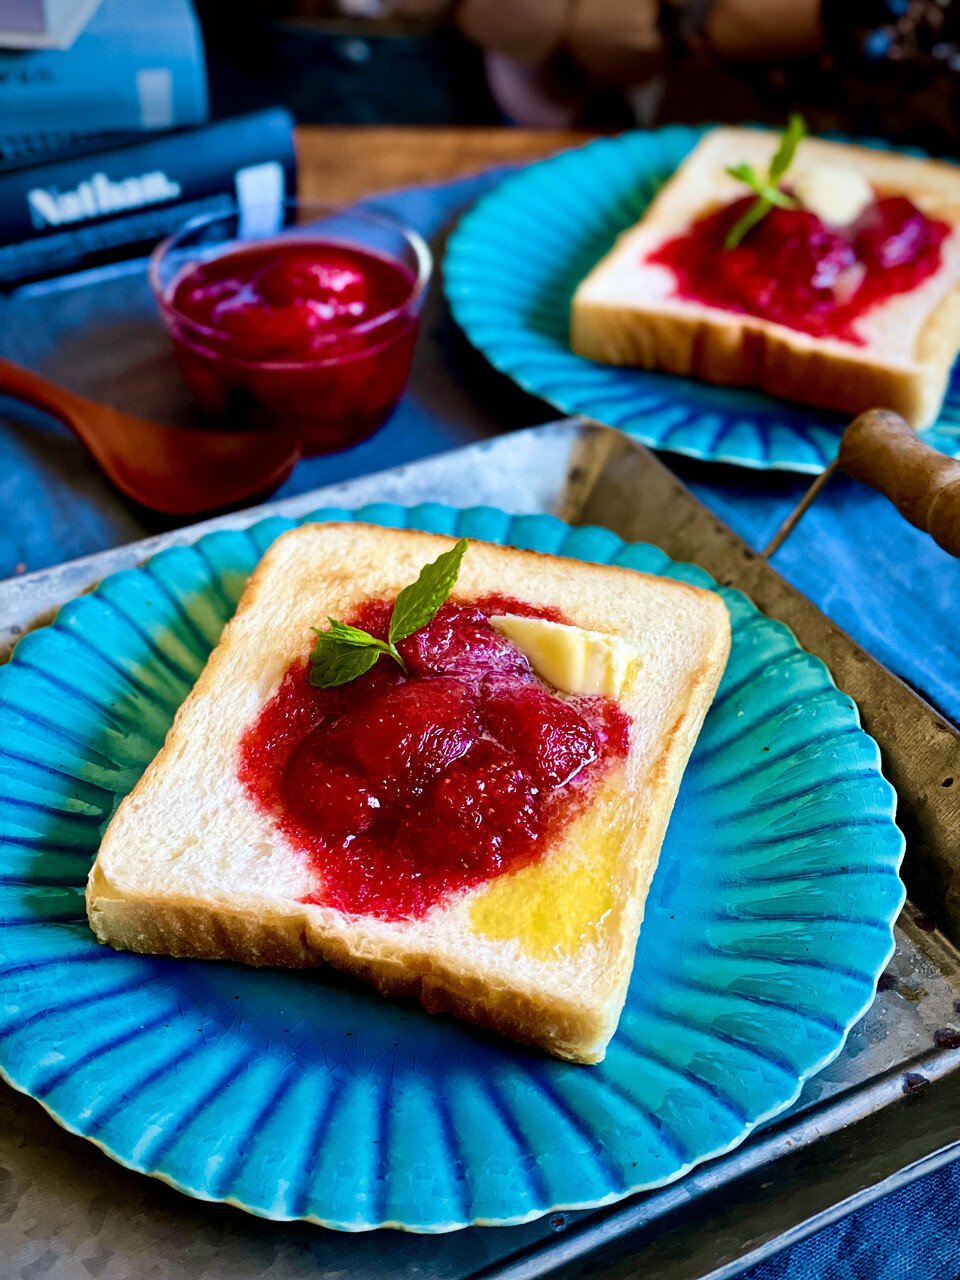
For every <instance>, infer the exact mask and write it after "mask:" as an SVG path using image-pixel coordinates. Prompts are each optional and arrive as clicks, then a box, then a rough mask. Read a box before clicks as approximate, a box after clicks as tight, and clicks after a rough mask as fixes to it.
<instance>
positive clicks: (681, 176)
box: [570, 128, 960, 427]
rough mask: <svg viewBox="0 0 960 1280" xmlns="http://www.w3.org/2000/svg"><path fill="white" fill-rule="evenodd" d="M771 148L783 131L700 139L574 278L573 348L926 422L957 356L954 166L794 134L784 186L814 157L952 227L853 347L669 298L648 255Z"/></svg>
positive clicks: (958, 228) (720, 133) (732, 193)
mask: <svg viewBox="0 0 960 1280" xmlns="http://www.w3.org/2000/svg"><path fill="white" fill-rule="evenodd" d="M778 143H779V135H777V134H775V133H772V132H767V131H762V130H755V129H735V128H718V129H713V130H711V131H710V132H708V133H707V134H705V135H704V136H703V138H702V139H701V140H700V142H699V143H698V144H697V146H696V147H694V149H693V151H691V153H690V154H689V155H688V156H687V157H686V159H685V160H684V161H683V163H682V164H681V165H680V167H679V168H678V169H677V171H676V173H675V174H674V175H673V177H671V178H670V179H669V181H668V182H666V183H665V185H664V186H663V187H662V188H661V189H660V191H659V192H658V193H657V195H656V197H655V198H654V200H653V201H652V202H651V204H650V206H649V208H648V209H647V211H646V213H645V214H644V216H643V218H642V219H641V220H640V221H639V222H638V223H637V224H636V225H635V226H633V227H631V228H630V229H629V230H627V231H625V232H624V233H623V234H622V235H621V236H620V237H619V238H618V240H617V242H616V244H615V245H614V247H613V249H611V250H610V252H609V253H608V254H607V255H606V257H604V258H603V259H602V260H601V261H600V262H599V263H598V264H597V265H596V266H595V267H594V268H593V270H592V271H591V272H590V274H589V275H588V276H587V277H586V278H585V279H584V280H583V281H582V282H581V283H580V285H579V286H578V288H577V290H576V292H575V294H574V296H573V303H572V308H571V323H570V345H571V347H572V348H573V350H574V351H576V352H577V353H578V354H579V355H582V356H587V357H588V358H589V359H591V360H599V361H601V362H603V363H605V364H616V365H633V366H639V367H642V368H645V369H663V370H664V371H666V372H668V373H676V374H682V375H685V376H687V375H692V376H693V377H697V378H703V379H705V380H706V381H708V382H717V383H725V384H730V385H736V386H756V387H761V388H762V389H763V390H765V391H768V392H770V393H771V394H772V395H775V396H780V397H782V398H784V399H788V400H797V401H800V402H801V403H804V404H811V405H816V406H819V407H821V408H826V409H835V410H838V411H840V412H844V413H848V414H857V413H860V412H862V411H863V410H865V409H870V408H877V407H883V408H888V409H893V410H895V411H896V412H898V413H900V414H901V415H902V416H903V417H904V418H906V419H907V421H908V422H909V423H910V424H911V425H912V426H914V427H923V426H927V425H929V424H930V423H932V422H934V421H935V420H936V417H937V414H938V412H939V410H940V406H941V404H942V402H943V397H944V394H945V392H946V388H947V382H948V379H949V376H950V370H951V367H952V365H953V361H954V359H955V357H956V355H957V352H958V351H960V167H957V166H956V165H951V164H946V163H943V162H940V161H934V160H925V159H920V158H917V157H913V156H901V155H893V154H891V153H889V152H883V151H876V150H873V149H871V148H868V147H861V146H853V145H847V144H844V143H837V142H825V141H822V140H820V139H816V138H804V139H803V141H801V143H800V145H799V147H798V149H797V153H796V157H795V159H794V162H793V164H792V166H791V168H790V171H789V174H788V175H787V179H786V180H785V181H787V182H789V180H790V179H791V178H795V177H796V176H797V175H799V174H801V173H803V172H804V171H810V170H811V169H813V168H819V167H820V166H821V165H824V166H825V165H830V166H839V167H840V168H842V169H845V170H855V171H857V172H859V173H860V174H862V175H863V177H864V178H865V179H866V181H867V182H868V183H869V184H870V186H871V187H872V188H873V190H874V192H875V193H876V194H877V195H878V196H889V195H905V196H907V197H908V198H909V199H910V200H911V201H912V202H913V203H914V204H915V205H916V206H917V208H919V209H920V211H921V212H922V213H924V214H925V215H926V216H927V217H930V218H936V219H941V220H943V221H945V222H949V223H951V224H953V226H954V230H953V231H952V233H951V234H950V235H949V236H948V237H947V238H946V240H945V241H944V242H943V245H942V248H941V266H940V269H939V271H937V272H936V273H935V274H934V275H933V276H930V277H929V278H928V279H926V280H925V281H923V282H922V283H921V284H919V285H918V286H917V287H916V288H915V289H913V290H911V291H910V292H908V293H903V294H899V295H895V296H894V297H891V298H889V299H888V300H887V301H885V302H882V303H880V304H879V305H878V306H877V307H875V308H873V309H872V310H871V311H869V312H867V313H866V314H865V315H864V316H862V317H861V318H860V319H859V320H857V321H856V323H855V328H856V332H857V333H858V335H859V336H860V337H862V338H863V340H864V345H862V346H857V345H854V344H853V343H850V342H845V341H842V340H840V339H837V338H815V337H811V336H809V335H808V334H806V333H802V332H800V331H798V330H796V329H791V328H788V327H786V326H785V325H781V324H775V323H773V322H771V321H768V320H763V319H758V318H756V317H754V316H749V315H742V314H738V313H734V312H731V311H724V310H722V309H721V308H719V307H713V306H708V305H706V304H704V303H700V302H696V301H692V300H690V299H687V298H681V297H677V296H676V294H675V289H676V282H675V279H674V276H673V273H672V271H671V270H670V269H669V268H668V267H666V266H662V265H659V264H655V263H650V262H648V261H647V258H648V257H649V255H650V254H651V253H652V252H654V251H655V250H656V249H658V248H659V247H660V246H661V245H662V244H664V243H665V242H666V241H667V240H671V239H673V238H674V237H676V236H678V235H681V234H683V233H684V232H685V231H687V230H688V229H689V228H690V226H691V224H692V223H693V222H695V221H696V220H697V219H698V218H700V217H702V216H704V215H705V214H707V213H709V212H711V211H712V210H714V209H716V208H718V207H719V206H721V205H724V204H727V203H729V202H731V201H733V200H735V199H737V198H739V197H740V196H743V195H744V194H745V192H746V191H747V188H746V187H745V186H744V185H743V183H741V182H739V181H737V179H735V178H732V177H730V175H729V174H728V173H727V172H726V167H727V166H728V165H736V164H743V163H746V164H752V165H753V166H754V168H755V169H756V170H757V171H758V172H760V173H765V172H766V170H767V166H768V165H769V162H770V159H771V157H772V155H773V153H774V151H775V150H776V148H777V146H778Z"/></svg>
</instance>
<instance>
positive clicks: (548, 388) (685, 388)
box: [443, 126, 960, 474]
mask: <svg viewBox="0 0 960 1280" xmlns="http://www.w3.org/2000/svg"><path fill="white" fill-rule="evenodd" d="M702 132H703V130H702V129H692V128H687V127H682V126H670V127H668V128H664V129H658V130H654V131H650V132H637V133H627V134H624V135H623V136H621V137H618V138H602V139H600V140H598V141H596V142H591V143H589V144H588V145H587V146H584V147H581V148H579V149H578V150H576V151H567V152H564V153H563V154H562V155H558V156H554V157H553V158H552V159H549V160H543V161H541V162H539V163H537V164H534V165H531V166H530V167H529V168H526V169H524V170H522V171H521V172H520V173H517V174H514V175H513V176H512V177H509V178H506V179H505V180H504V181H503V182H502V183H501V184H500V185H499V186H498V187H496V188H495V189H494V190H493V191H492V192H490V193H489V194H488V195H486V196H484V197H483V198H482V199H481V200H480V201H479V202H478V203H477V204H476V205H475V206H474V208H473V209H472V210H471V211H470V212H469V213H467V214H466V215H465V217H463V218H462V219H461V221H460V224H459V226H458V227H457V229H456V231H455V232H454V233H453V235H452V236H451V238H450V242H449V244H448V247H447V252H446V257H445V259H444V265H443V273H444V281H445V287H446V293H447V298H448V300H449V302H450V307H451V310H452V311H453V314H454V317H455V318H456V320H457V323H458V324H459V325H460V327H461V328H462V329H463V331H464V332H465V333H466V335H467V337H468V338H469V339H470V341H471V342H472V343H473V345H474V346H475V347H477V348H478V350H480V351H481V352H482V353H483V354H484V356H486V358H487V359H488V360H489V361H490V363H491V364H492V365H493V366H494V367H495V368H497V369H499V370H500V371H501V372H502V373H506V374H508V375H509V376H510V377H511V378H513V379H514V381H516V382H517V383H519V385H520V386H521V387H523V388H524V389H525V390H526V391H529V392H531V393H532V394H533V395H536V396H540V397H541V398H542V399H544V400H547V401H549V403H550V404H552V405H553V406H554V407H555V408H557V409H560V410H561V411H562V412H564V413H582V414H586V415H587V417H592V418H597V419H599V421H600V422H605V423H607V424H608V425H610V426H613V427H619V428H620V429H621V431H626V432H627V433H628V434H629V435H632V436H635V437H636V438H637V439H638V440H641V441H642V442H643V443H644V444H646V445H650V446H651V448H654V449H666V450H670V451H672V452H674V453H683V454H687V455H688V456H690V457H693V458H702V459H704V460H706V461H710V462H730V463H735V464H737V465H739V466H742V467H752V468H755V469H762V470H767V469H777V470H785V471H803V472H809V473H811V474H814V473H817V472H820V471H822V470H823V469H824V468H825V467H826V466H827V464H828V463H829V462H830V461H831V460H832V459H833V457H834V456H835V454H836V452H837V448H838V446H839V443H840V436H841V434H842V432H843V428H844V426H845V425H846V421H847V420H846V419H845V418H842V417H840V416H839V415H835V414H829V413H826V412H824V411H822V410H819V409H808V408H805V407H804V406H802V405H795V404H790V403H788V402H786V401H782V400H776V399H774V398H773V397H771V396H768V395H766V394H764V393H763V392H760V391H753V390H749V389H745V388H740V387H717V386H712V385H710V384H709V383H706V382H697V381H694V380H693V379H690V378H680V377H674V376H672V375H670V374H665V373H656V372H651V371H647V370H644V369H620V368H616V367H615V366H613V365H604V364H597V363H596V362H595V361H592V360H585V359H584V358H583V357H582V356H578V355H574V353H573V352H572V351H571V350H570V347H569V315H570V299H571V298H572V296H573V291H574V289H575V288H576V287H577V285H578V284H579V282H580V281H581V280H582V279H583V277H584V276H585V275H586V274H587V272H588V271H589V270H590V269H591V267H593V266H594V264H595V263H596V262H598V261H599V260H600V258H602V257H603V255H604V254H605V253H606V252H607V250H608V249H610V247H611V246H612V244H613V242H614V240H615V239H616V238H617V236H618V235H619V234H620V232H621V231H625V230H626V229H627V227H630V226H632V225H633V223H635V222H636V221H637V219H638V218H640V217H641V215H642V214H643V211H644V209H645V208H646V207H647V204H648V203H649V201H650V199H651V198H652V196H653V195H654V193H655V191H656V190H657V187H658V186H659V185H660V184H661V183H662V182H663V181H664V180H665V179H666V178H668V177H669V176H670V175H671V174H672V173H673V171H674V169H676V167H677V165H678V164H679V163H680V161H681V160H682V159H683V158H684V156H685V155H686V154H687V152H688V151H690V150H691V148H692V147H693V146H694V145H695V144H696V142H697V140H698V139H699V138H700V136H701V134H702ZM868 145H877V144H875V143H870V144H868ZM884 145H885V146H886V147H887V150H896V149H897V148H893V147H890V146H889V145H888V144H884ZM911 154H923V153H920V152H917V151H916V150H914V151H913V152H912V153H911ZM958 369H960V366H958V368H955V369H954V373H953V378H952V380H951V384H950V389H949V391H948V393H947V397H946V400H945V402H944V406H943V409H942V411H941V414H940V418H939V420H938V422H937V423H936V424H935V425H934V426H933V427H931V428H930V429H929V430H927V431H922V432H921V433H920V436H921V438H922V439H923V440H925V441H926V442H927V443H928V444H930V445H932V446H933V447H934V448H936V449H939V450H940V451H941V452H943V453H947V454H950V455H951V456H952V457H960V371H958Z"/></svg>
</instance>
